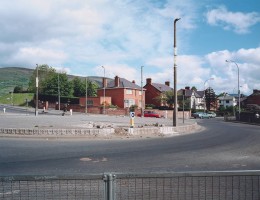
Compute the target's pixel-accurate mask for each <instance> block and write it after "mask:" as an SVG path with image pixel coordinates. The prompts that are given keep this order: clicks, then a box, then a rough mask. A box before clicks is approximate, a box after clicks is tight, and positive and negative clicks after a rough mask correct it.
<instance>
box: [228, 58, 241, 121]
mask: <svg viewBox="0 0 260 200" xmlns="http://www.w3.org/2000/svg"><path fill="white" fill-rule="evenodd" d="M226 62H230V63H235V65H236V66H237V93H238V119H240V89H239V67H238V64H237V63H236V62H235V61H233V60H226Z"/></svg>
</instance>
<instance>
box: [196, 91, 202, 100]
mask: <svg viewBox="0 0 260 200" xmlns="http://www.w3.org/2000/svg"><path fill="white" fill-rule="evenodd" d="M195 92H196V93H197V95H198V97H199V98H202V97H204V91H195ZM196 97H197V96H196Z"/></svg>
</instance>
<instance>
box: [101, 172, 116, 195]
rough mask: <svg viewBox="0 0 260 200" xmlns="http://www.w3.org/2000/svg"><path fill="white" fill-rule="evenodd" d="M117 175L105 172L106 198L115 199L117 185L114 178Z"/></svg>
mask: <svg viewBox="0 0 260 200" xmlns="http://www.w3.org/2000/svg"><path fill="white" fill-rule="evenodd" d="M115 177H116V176H115V175H112V174H104V176H103V180H104V184H105V191H104V198H105V200H115V187H114V180H115Z"/></svg>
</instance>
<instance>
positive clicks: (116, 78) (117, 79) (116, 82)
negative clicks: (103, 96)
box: [115, 76, 119, 87]
mask: <svg viewBox="0 0 260 200" xmlns="http://www.w3.org/2000/svg"><path fill="white" fill-rule="evenodd" d="M115 87H119V77H118V76H116V77H115Z"/></svg>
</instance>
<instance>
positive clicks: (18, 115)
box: [0, 105, 194, 129]
mask: <svg viewBox="0 0 260 200" xmlns="http://www.w3.org/2000/svg"><path fill="white" fill-rule="evenodd" d="M38 113H39V114H38V116H35V115H34V111H33V110H32V109H26V108H23V109H22V108H19V107H6V112H5V113H4V112H3V106H1V105H0V119H1V120H0V127H1V128H42V129H44V128H54V129H55V128H64V129H65V128H67V129H70V128H73V129H75V128H87V127H88V124H89V123H102V124H104V125H107V126H116V127H121V126H122V127H130V117H129V116H110V115H98V114H84V113H76V112H73V113H72V115H70V112H66V114H65V115H64V116H62V114H63V111H58V110H49V111H48V112H45V113H43V112H42V110H39V112H38ZM193 123H194V121H192V120H184V123H183V121H182V119H179V121H178V124H179V126H184V125H189V124H193ZM134 124H135V127H138V126H150V125H151V126H153V125H155V124H159V125H165V126H172V124H173V121H172V119H165V118H148V117H146V118H141V117H135V118H134Z"/></svg>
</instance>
